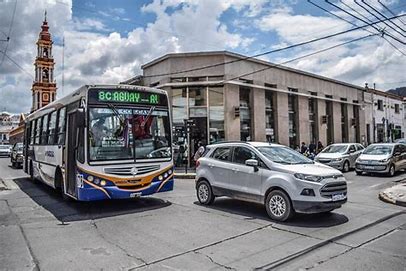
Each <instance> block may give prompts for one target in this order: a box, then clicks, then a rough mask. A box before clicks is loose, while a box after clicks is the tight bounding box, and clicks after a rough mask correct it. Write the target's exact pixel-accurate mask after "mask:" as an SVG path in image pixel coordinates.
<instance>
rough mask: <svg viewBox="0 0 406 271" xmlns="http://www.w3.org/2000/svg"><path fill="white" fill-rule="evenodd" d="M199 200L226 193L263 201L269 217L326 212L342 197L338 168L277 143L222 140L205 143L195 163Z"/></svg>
mask: <svg viewBox="0 0 406 271" xmlns="http://www.w3.org/2000/svg"><path fill="white" fill-rule="evenodd" d="M196 193H197V199H198V200H199V202H200V203H201V204H205V205H208V204H211V203H213V201H214V199H215V197H219V196H228V197H231V198H236V199H240V200H245V201H253V202H258V203H261V204H264V205H265V207H266V211H267V213H268V215H269V217H270V218H271V219H274V220H279V221H285V220H287V219H289V218H290V217H292V216H293V214H294V213H295V212H300V213H319V212H330V211H332V210H334V209H336V208H339V207H341V205H343V204H344V203H345V202H346V201H347V184H346V180H345V178H344V176H343V175H342V173H341V172H340V171H338V170H336V169H334V168H331V167H329V166H326V165H323V164H320V163H317V162H314V161H312V160H310V159H309V158H307V157H305V156H303V155H301V154H300V153H298V152H296V151H294V150H292V149H290V148H288V147H286V146H282V145H278V144H269V143H262V142H247V143H243V142H236V143H233V142H228V143H219V144H213V145H208V146H206V152H205V153H204V155H203V156H202V157H200V158H199V159H198V160H197V163H196Z"/></svg>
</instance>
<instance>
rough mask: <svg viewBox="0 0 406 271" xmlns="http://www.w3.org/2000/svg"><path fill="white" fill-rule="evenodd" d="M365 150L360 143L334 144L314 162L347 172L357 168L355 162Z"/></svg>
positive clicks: (323, 151)
mask: <svg viewBox="0 0 406 271" xmlns="http://www.w3.org/2000/svg"><path fill="white" fill-rule="evenodd" d="M363 150H364V146H362V145H361V144H358V143H341V144H332V145H329V146H327V147H326V148H325V149H324V150H322V151H321V152H320V153H319V154H318V155H317V156H316V157H315V158H314V160H315V161H317V162H319V163H323V164H326V165H328V166H330V167H334V168H336V169H339V170H341V171H342V172H347V171H349V170H350V169H351V168H355V161H356V160H357V158H358V156H360V155H361V153H362V151H363Z"/></svg>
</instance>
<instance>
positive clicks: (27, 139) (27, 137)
mask: <svg viewBox="0 0 406 271" xmlns="http://www.w3.org/2000/svg"><path fill="white" fill-rule="evenodd" d="M31 123H32V122H27V123H26V124H25V130H24V141H23V144H24V146H23V147H24V149H23V156H24V163H23V169H24V172H25V173H29V171H28V157H29V156H30V153H29V149H30V139H31V136H32V135H31V125H32V124H31Z"/></svg>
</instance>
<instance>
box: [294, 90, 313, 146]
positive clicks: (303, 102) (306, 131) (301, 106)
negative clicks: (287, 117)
mask: <svg viewBox="0 0 406 271" xmlns="http://www.w3.org/2000/svg"><path fill="white" fill-rule="evenodd" d="M297 114H298V120H299V122H298V132H299V142H300V144H301V143H302V142H305V143H306V144H309V143H310V140H311V138H310V126H309V125H310V124H309V98H308V97H303V96H298V113H297Z"/></svg>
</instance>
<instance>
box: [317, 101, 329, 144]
mask: <svg viewBox="0 0 406 271" xmlns="http://www.w3.org/2000/svg"><path fill="white" fill-rule="evenodd" d="M325 115H326V101H325V100H321V99H319V100H318V101H317V119H318V122H319V141H321V143H322V144H323V146H327V124H326V123H322V119H321V117H322V116H325Z"/></svg>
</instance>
